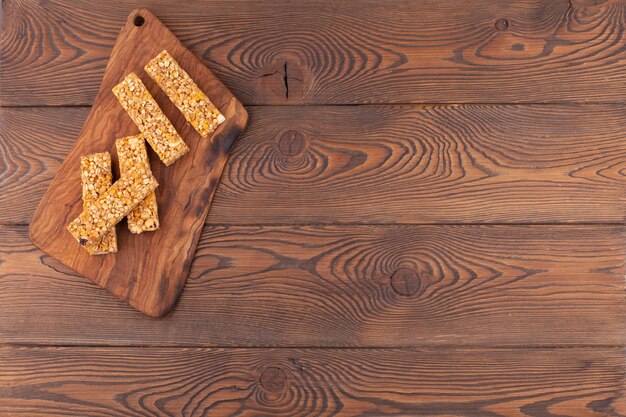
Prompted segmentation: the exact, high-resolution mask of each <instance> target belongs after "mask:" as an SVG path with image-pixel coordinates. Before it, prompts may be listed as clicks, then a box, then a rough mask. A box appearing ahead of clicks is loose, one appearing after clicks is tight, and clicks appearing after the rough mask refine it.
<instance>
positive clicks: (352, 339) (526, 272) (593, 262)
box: [0, 226, 626, 347]
mask: <svg viewBox="0 0 626 417" xmlns="http://www.w3.org/2000/svg"><path fill="white" fill-rule="evenodd" d="M625 243H626V242H625V239H624V227H623V226H593V227H589V226H327V227H320V226H317V227H313V226H311V227H298V226H291V227H278V226H274V227H243V226H231V227H224V226H206V227H205V229H204V231H203V235H202V237H201V240H200V243H199V246H198V250H197V253H196V258H195V260H194V262H193V265H192V268H191V273H190V276H189V279H188V281H187V285H186V287H185V289H184V290H183V293H182V295H181V298H180V301H179V303H178V305H177V307H176V308H175V309H174V310H173V312H172V313H171V314H170V315H168V316H166V317H165V318H164V319H161V320H153V319H149V318H147V317H144V316H143V315H141V314H140V313H137V312H136V311H134V310H132V309H131V308H129V307H128V306H126V305H125V304H122V303H121V302H119V301H117V300H116V299H115V298H114V297H112V296H111V295H110V294H108V293H107V292H106V291H103V290H101V289H99V288H97V287H96V286H95V285H92V284H91V283H90V282H89V281H88V280H86V279H84V278H82V277H80V276H77V275H73V274H72V273H71V272H70V271H68V270H67V269H65V268H64V267H63V266H62V265H61V264H59V263H58V262H56V261H54V260H53V259H52V258H50V257H49V256H47V255H45V254H43V253H42V252H40V251H38V250H36V249H35V248H34V247H33V246H32V245H31V244H30V243H29V241H28V239H27V236H26V228H25V227H24V226H10V227H7V226H5V227H2V228H0V343H2V342H8V343H13V342H15V343H40V344H59V343H60V344H99V345H100V344H105V345H155V344H159V345H178V344H185V345H194V346H196V345H198V346H292V347H297V346H330V347H337V346H354V347H359V346H372V347H378V346H387V347H393V346H396V347H397V346H450V345H455V346H458V345H463V346H496V345H498V346H574V345H603V346H606V345H608V346H614V345H623V344H624V340H625V335H626V310H625V309H624V289H625V288H624V246H625ZM398 271H399V272H398ZM42 312H45V314H42ZM94 329H97V331H94Z"/></svg>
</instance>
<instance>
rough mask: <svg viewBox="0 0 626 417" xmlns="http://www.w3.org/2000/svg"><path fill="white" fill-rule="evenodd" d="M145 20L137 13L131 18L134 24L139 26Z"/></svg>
mask: <svg viewBox="0 0 626 417" xmlns="http://www.w3.org/2000/svg"><path fill="white" fill-rule="evenodd" d="M145 22H146V19H144V18H143V16H140V15H137V16H135V18H134V19H133V23H134V24H135V26H141V25H143V24H144V23H145Z"/></svg>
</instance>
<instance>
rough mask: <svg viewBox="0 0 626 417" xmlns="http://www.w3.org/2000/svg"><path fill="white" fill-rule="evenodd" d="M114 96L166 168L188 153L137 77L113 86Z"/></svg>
mask: <svg viewBox="0 0 626 417" xmlns="http://www.w3.org/2000/svg"><path fill="white" fill-rule="evenodd" d="M113 94H115V96H116V97H117V99H118V100H119V102H120V104H121V105H122V107H124V110H126V112H127V113H128V115H129V116H130V117H131V119H133V121H134V122H135V124H136V125H137V127H138V128H139V130H140V131H141V133H142V134H143V135H144V137H145V139H146V140H147V141H148V143H149V144H150V146H152V149H154V151H155V152H156V153H157V155H158V156H159V158H161V161H163V163H164V164H165V165H171V164H173V163H174V161H176V160H177V159H178V158H180V157H181V156H183V155H184V154H186V153H187V152H189V147H187V145H186V144H185V142H183V138H181V137H180V135H179V134H178V132H176V129H175V128H174V126H173V125H172V123H171V122H170V121H169V119H168V118H167V117H165V114H163V111H161V108H160V107H159V105H158V104H157V102H156V101H155V100H154V98H152V95H151V94H150V92H149V91H148V89H147V88H146V86H145V85H144V84H143V83H142V82H141V80H140V79H139V77H138V76H137V74H135V73H133V72H131V73H130V74H128V75H127V76H126V78H124V79H123V80H122V82H120V83H119V84H118V85H116V86H115V87H113Z"/></svg>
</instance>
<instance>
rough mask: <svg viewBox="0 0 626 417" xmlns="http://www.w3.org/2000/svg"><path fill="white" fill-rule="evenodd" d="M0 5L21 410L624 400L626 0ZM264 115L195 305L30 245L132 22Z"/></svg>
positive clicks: (346, 409) (275, 410) (4, 213)
mask: <svg viewBox="0 0 626 417" xmlns="http://www.w3.org/2000/svg"><path fill="white" fill-rule="evenodd" d="M110 3H111V4H109V2H101V1H95V0H85V1H76V0H70V1H53V0H50V1H43V0H5V1H3V2H2V32H1V38H0V48H1V52H0V105H1V106H2V107H1V108H0V415H2V416H16V417H23V416H90V417H91V416H93V417H96V416H97V417H102V416H178V415H183V416H222V415H229V416H274V415H280V416H354V417H357V416H359V417H366V416H368V417H376V416H396V417H400V416H441V417H450V416H465V417H483V416H485V417H498V416H507V417H509V416H510V417H520V416H529V417H543V416H550V417H553V416H559V417H563V416H578V417H583V416H584V417H586V416H590V417H600V416H611V417H616V416H624V415H626V393H625V385H626V383H625V382H626V379H625V373H626V353H625V352H626V350H625V347H626V289H625V281H624V275H625V263H626V249H625V248H626V245H625V243H626V242H625V240H626V239H625V238H626V234H625V231H626V229H625V224H626V218H625V217H626V187H625V179H626V0H605V1H602V0H569V1H568V0H518V1H514V2H512V1H504V0H502V1H495V0H489V1H487V0H464V1H461V0H423V1H358V2H350V3H348V2H336V1H333V0H315V1H307V2H292V1H289V0H276V1H272V2H257V1H253V0H246V1H228V2H225V1H222V2H218V1H196V2H180V1H178V2H173V1H167V0H148V1H144V2H138V1H129V0H125V1H118V2H110ZM137 6H145V7H147V8H149V9H150V10H151V11H152V12H154V13H155V14H156V15H157V16H158V17H159V18H160V19H161V20H162V21H163V22H164V23H165V24H166V25H167V26H168V27H169V28H170V29H172V31H173V32H174V33H175V34H176V35H177V36H178V37H179V38H180V39H181V41H182V42H183V43H184V44H185V45H186V46H188V47H189V48H190V49H191V51H192V52H194V53H195V54H196V55H197V56H198V57H199V58H200V59H201V60H202V61H203V62H204V63H205V64H206V65H207V66H208V67H209V68H210V69H211V70H212V71H214V72H215V74H217V75H218V76H219V77H220V79H221V80H222V81H223V82H224V83H225V84H226V85H227V86H228V87H229V88H230V89H231V90H232V91H233V92H234V93H235V94H236V95H237V97H238V98H239V99H240V100H242V102H243V103H244V104H245V105H246V108H247V110H248V111H249V113H250V122H249V125H248V128H247V130H246V131H245V133H244V134H243V135H242V136H241V137H240V138H239V140H238V142H237V143H236V144H235V147H234V149H233V152H232V154H231V156H230V159H229V161H228V163H227V165H226V168H225V171H224V175H223V177H222V180H221V183H220V185H219V187H218V190H217V193H216V196H215V199H214V203H213V206H212V208H211V211H210V213H209V216H208V218H207V222H206V226H205V228H204V231H203V234H202V237H201V240H200V244H199V247H198V251H197V254H196V257H195V260H194V263H193V265H192V268H191V273H190V276H189V280H188V282H187V286H186V288H185V290H184V291H183V294H182V296H181V298H180V301H179V303H178V305H177V307H176V308H175V309H174V311H173V312H172V313H171V314H169V315H168V316H166V317H165V318H163V319H150V318H148V317H145V316H143V315H142V314H141V313H138V312H136V311H134V310H133V309H131V308H130V307H128V306H127V305H125V304H123V303H122V302H120V301H118V300H117V299H116V298H115V297H113V296H111V295H110V294H108V293H107V292H106V291H104V290H101V289H99V288H98V287H97V286H96V285H94V284H93V283H91V282H90V281H88V280H87V279H85V278H83V277H81V276H79V275H77V274H75V273H73V272H72V271H70V270H68V269H67V268H65V267H63V266H62V265H61V264H60V263H58V262H56V261H55V260H53V259H51V258H50V257H48V256H46V255H45V254H43V253H42V252H40V251H39V250H37V249H35V248H34V247H33V245H32V244H31V243H30V242H29V240H28V237H27V226H28V223H29V221H30V219H31V217H32V214H33V211H34V209H35V207H36V205H37V203H38V201H39V199H40V198H41V197H42V195H43V193H44V191H45V189H46V187H47V185H48V184H49V182H50V180H51V179H52V177H53V176H54V175H55V173H56V171H57V170H58V168H59V166H60V164H61V162H62V160H63V158H64V157H65V155H66V154H67V152H68V151H69V149H70V147H71V145H72V144H73V142H74V141H75V140H76V138H77V137H78V134H79V131H80V129H81V127H82V124H83V123H84V121H85V119H86V117H87V114H88V112H89V106H90V105H91V103H92V101H93V99H94V97H95V94H96V92H97V88H98V85H99V83H100V80H101V77H102V75H103V71H104V67H105V64H106V62H107V58H108V56H109V54H110V51H111V48H112V46H113V44H114V42H115V39H116V37H117V34H118V32H119V30H120V29H121V27H122V25H123V24H124V22H125V19H126V16H127V15H128V13H130V11H131V10H132V9H133V8H135V7H137Z"/></svg>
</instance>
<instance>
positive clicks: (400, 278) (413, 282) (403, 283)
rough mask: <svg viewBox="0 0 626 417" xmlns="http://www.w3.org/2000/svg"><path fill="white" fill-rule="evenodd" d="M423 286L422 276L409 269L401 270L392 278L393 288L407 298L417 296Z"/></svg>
mask: <svg viewBox="0 0 626 417" xmlns="http://www.w3.org/2000/svg"><path fill="white" fill-rule="evenodd" d="M421 285H422V284H421V280H420V276H419V275H418V274H417V272H415V271H414V270H412V269H409V268H400V269H398V270H397V271H396V272H394V273H393V275H392V276H391V288H393V290H394V291H395V292H396V293H397V294H399V295H403V296H405V297H409V296H411V295H415V294H416V293H417V292H418V291H419V289H420V287H421Z"/></svg>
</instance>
